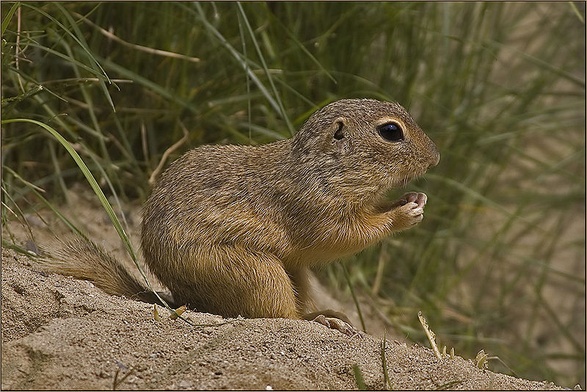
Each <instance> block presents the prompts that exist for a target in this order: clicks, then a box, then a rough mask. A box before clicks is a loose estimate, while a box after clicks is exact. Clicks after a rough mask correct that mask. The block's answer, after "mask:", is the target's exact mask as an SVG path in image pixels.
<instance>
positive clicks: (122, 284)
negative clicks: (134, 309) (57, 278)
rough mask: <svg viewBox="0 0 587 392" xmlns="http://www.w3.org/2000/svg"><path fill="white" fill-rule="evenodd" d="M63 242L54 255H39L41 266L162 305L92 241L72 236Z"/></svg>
mask: <svg viewBox="0 0 587 392" xmlns="http://www.w3.org/2000/svg"><path fill="white" fill-rule="evenodd" d="M62 245H63V246H62V247H61V248H60V249H59V250H58V251H56V252H55V253H54V254H48V255H45V256H44V257H42V258H41V260H40V261H41V263H40V266H41V267H42V268H43V269H44V270H46V271H49V272H56V273H59V274H62V275H70V276H73V277H75V278H78V279H86V280H91V281H92V282H94V284H95V285H96V286H97V287H99V288H100V289H102V290H104V291H105V292H106V293H108V294H114V295H121V296H125V297H128V298H132V299H138V300H141V301H144V302H150V303H158V304H161V301H160V300H159V299H158V298H157V295H156V294H155V293H154V292H153V291H152V290H151V289H149V288H147V286H146V285H143V284H141V282H140V281H139V280H138V279H137V278H136V277H134V276H133V275H132V274H131V273H130V272H129V271H128V270H127V269H126V268H125V267H124V265H123V264H122V263H120V262H119V261H118V260H116V259H115V258H114V257H112V256H111V255H110V254H108V253H107V252H106V250H104V249H103V248H102V247H100V246H99V245H97V244H95V243H94V242H92V241H91V240H89V239H83V238H75V239H74V240H71V241H69V242H66V243H62Z"/></svg>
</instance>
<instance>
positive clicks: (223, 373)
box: [2, 192, 561, 390]
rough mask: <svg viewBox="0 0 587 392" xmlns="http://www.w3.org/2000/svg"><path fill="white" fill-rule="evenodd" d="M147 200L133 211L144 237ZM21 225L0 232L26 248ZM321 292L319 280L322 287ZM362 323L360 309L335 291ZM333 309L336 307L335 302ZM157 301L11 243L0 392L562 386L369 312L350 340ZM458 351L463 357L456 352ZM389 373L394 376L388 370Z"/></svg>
mask: <svg viewBox="0 0 587 392" xmlns="http://www.w3.org/2000/svg"><path fill="white" fill-rule="evenodd" d="M69 202H70V204H69V205H70V206H73V207H71V208H70V211H67V212H68V216H72V217H74V218H73V220H74V223H76V224H78V223H79V224H81V222H91V225H88V224H86V225H83V224H81V227H85V229H87V232H88V233H89V234H90V235H91V236H95V237H93V238H99V239H101V240H102V241H103V242H100V241H98V242H99V243H100V244H101V245H103V246H105V247H107V248H108V249H109V251H111V252H112V253H113V254H114V255H116V256H117V257H123V256H121V255H122V246H121V245H120V241H117V237H116V234H115V233H113V231H114V230H113V229H111V227H110V225H109V222H108V220H107V218H106V216H105V214H103V213H102V212H101V210H100V208H98V207H96V206H95V205H94V203H93V202H92V198H91V195H88V194H87V193H84V192H80V193H72V194H71V195H70V201H69ZM139 211H140V210H139V208H138V207H128V213H127V216H128V217H129V226H130V228H131V237H132V238H133V239H134V240H135V243H137V242H136V238H137V237H136V236H137V234H138V229H137V227H138V223H139V222H140V218H139ZM27 220H28V221H29V223H30V225H31V227H32V228H33V230H34V232H35V242H34V245H33V243H30V242H29V244H28V247H29V248H31V247H33V248H34V246H37V245H39V244H41V245H43V244H45V243H47V242H48V241H49V239H50V237H51V236H52V235H54V234H57V235H60V233H62V232H63V231H60V230H62V229H59V227H60V225H59V224H58V223H56V222H54V221H51V218H49V217H45V222H43V220H42V219H40V218H39V217H37V216H28V217H27ZM25 233H26V232H25V230H24V229H23V226H22V225H20V224H19V223H18V222H14V223H10V224H9V225H8V227H4V228H3V236H4V237H5V238H4V239H5V240H8V241H9V242H10V238H8V237H9V235H10V234H11V235H14V236H15V239H16V240H17V242H18V243H20V244H21V245H25V243H26V240H27V236H26V234H25ZM317 289H319V288H317ZM317 297H318V299H320V301H319V304H320V305H325V306H328V307H332V306H330V305H332V304H333V303H334V304H335V305H334V306H338V309H339V310H340V309H342V310H344V311H345V312H347V313H348V314H349V316H350V318H351V320H356V315H354V314H353V312H352V310H351V309H352V308H350V307H348V306H345V305H344V304H338V305H336V301H334V300H333V299H331V298H330V299H328V295H327V293H325V292H321V293H320V294H319V295H318V296H317ZM335 308H336V307H335ZM159 314H160V315H161V316H162V320H160V321H156V320H155V318H154V315H153V305H150V304H146V303H142V302H138V301H134V300H130V299H126V298H123V297H118V296H111V295H107V294H105V293H104V292H102V291H101V290H100V289H98V288H96V287H95V286H94V285H93V284H92V283H90V282H88V281H81V280H76V279H73V278H71V277H66V276H61V275H57V274H48V273H45V272H43V271H40V270H39V269H38V267H37V266H36V264H35V261H34V260H32V259H29V258H28V257H27V256H24V255H22V254H20V253H17V252H15V251H14V250H12V249H7V248H3V249H2V389H86V390H91V389H113V388H114V389H264V390H272V389H273V390H277V389H280V390H283V389H357V388H358V384H357V369H358V370H359V371H360V374H361V376H362V378H363V380H364V386H365V387H366V388H368V389H411V390H413V389H418V390H419V389H468V390H470V389H476V390H480V389H481V390H486V389H509V390H511V389H561V388H560V387H558V386H556V385H554V384H552V383H549V382H538V381H528V380H523V379H517V378H514V377H511V376H507V375H503V374H498V373H494V372H491V371H489V370H486V369H480V368H479V367H478V366H476V364H474V363H473V361H472V360H470V359H463V358H461V357H459V356H458V355H457V356H455V357H453V358H450V357H449V356H447V357H445V358H443V359H437V358H436V356H435V355H434V353H433V351H432V350H431V349H429V348H425V347H421V346H418V345H414V344H412V343H407V342H406V341H403V340H402V338H401V337H399V336H394V335H393V331H392V330H388V334H387V339H386V341H385V350H382V347H383V343H384V340H383V339H382V338H381V336H382V335H381V332H382V331H383V329H386V325H385V324H384V323H383V322H382V321H381V320H377V318H376V317H374V316H373V315H371V316H372V317H370V319H369V320H368V322H367V325H368V326H370V332H372V333H373V335H369V334H364V333H363V334H361V335H360V336H355V337H348V336H346V335H343V334H341V333H340V332H338V331H336V330H330V329H328V328H326V327H324V326H322V325H319V324H317V323H314V322H310V321H298V320H287V319H223V318H221V317H219V316H215V315H211V314H203V313H196V312H192V311H187V312H186V313H184V316H185V317H186V318H187V319H188V320H189V321H190V322H191V323H192V325H190V324H188V323H187V322H185V321H183V320H171V319H170V318H169V317H168V316H167V312H166V310H165V309H162V308H159ZM457 354H458V353H457ZM385 374H387V376H388V377H387V380H386V377H385Z"/></svg>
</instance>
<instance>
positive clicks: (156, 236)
mask: <svg viewBox="0 0 587 392" xmlns="http://www.w3.org/2000/svg"><path fill="white" fill-rule="evenodd" d="M439 159H440V154H439V152H438V150H437V148H436V146H435V145H434V143H433V142H432V141H431V140H430V139H429V138H428V137H427V136H426V135H425V134H424V132H423V131H422V130H421V129H420V127H419V126H418V125H417V124H416V122H415V121H414V120H413V119H412V117H411V116H410V115H409V114H408V113H407V112H406V110H405V109H404V108H403V107H402V106H400V105H399V104H397V103H391V102H381V101H377V100H373V99H343V100H339V101H336V102H333V103H331V104H329V105H326V106H325V107H323V108H322V109H320V110H318V111H316V112H315V113H314V114H312V115H311V116H310V118H309V119H308V120H307V121H306V122H305V123H304V124H303V125H302V127H301V129H300V130H299V132H298V133H297V134H296V135H295V136H293V137H292V138H291V139H286V140H281V141H277V142H273V143H269V144H265V145H261V146H246V145H238V146H237V145H205V146H201V147H198V148H195V149H193V150H190V151H188V152H187V153H185V154H184V155H183V156H181V157H180V158H179V159H177V160H176V161H175V162H173V163H172V164H171V165H170V166H169V167H168V168H167V170H166V171H165V172H164V173H163V174H162V176H161V178H160V179H159V181H158V182H157V184H156V185H155V187H154V189H153V191H152V193H151V195H150V197H149V198H148V200H147V201H146V203H145V205H144V210H143V221H142V232H141V247H142V252H143V255H144V260H145V262H146V264H147V265H148V267H149V269H150V271H151V272H152V273H153V274H154V275H155V276H157V278H158V279H159V280H160V281H161V282H162V283H163V284H164V285H165V286H167V287H168V288H169V290H170V291H171V293H172V296H173V301H174V303H175V304H186V305H187V306H188V307H190V308H192V309H195V310H198V311H203V312H209V313H214V314H219V315H222V316H225V317H236V316H238V315H241V316H244V317H250V318H256V317H284V318H293V319H300V318H310V319H313V318H314V317H315V316H316V321H319V322H322V323H324V324H326V325H329V324H331V325H330V326H331V327H333V328H338V329H344V328H345V327H344V326H343V327H342V328H340V327H341V324H340V323H337V322H334V323H332V321H336V320H334V319H333V318H330V317H324V315H327V314H326V313H324V314H323V315H321V312H316V313H312V314H310V316H308V313H306V312H307V311H308V310H309V309H307V308H308V305H309V304H310V302H311V300H310V298H309V293H308V291H309V287H308V275H307V274H308V272H309V268H311V267H312V266H316V265H320V264H324V263H326V262H330V261H333V260H336V259H339V258H341V257H343V256H345V255H350V254H353V253H356V252H358V251H360V250H362V249H364V248H365V247H367V246H369V245H372V244H374V243H376V242H378V241H379V240H381V239H382V238H384V237H385V236H387V235H389V234H390V233H392V232H395V231H400V230H404V229H408V228H410V227H412V226H414V225H416V224H417V223H419V222H420V221H421V220H422V218H423V212H424V205H425V204H426V199H427V197H426V195H425V194H423V193H407V194H405V195H404V196H403V197H402V198H401V199H400V200H398V201H395V202H390V201H388V200H386V199H385V197H384V196H385V193H386V191H388V190H389V189H391V188H394V187H399V186H403V185H405V184H406V183H407V182H408V181H410V180H411V179H413V178H415V177H418V176H421V175H422V174H424V173H425V172H426V170H427V169H428V168H430V167H432V166H435V165H436V164H437V163H438V161H439ZM68 246H69V248H68V249H67V250H65V251H64V252H63V253H62V255H66V256H68V257H62V258H61V259H62V260H61V261H63V264H53V266H56V267H55V268H53V269H55V270H57V271H59V272H62V273H67V274H71V275H74V276H77V277H80V278H86V279H91V280H94V281H95V282H96V284H97V286H98V287H101V288H103V289H104V290H105V291H107V292H109V293H113V294H121V295H126V296H129V297H132V296H138V297H140V298H143V299H144V298H147V297H149V296H148V295H146V296H145V295H144V294H139V293H141V292H142V293H145V292H147V291H148V290H147V289H146V288H145V287H143V285H142V284H141V283H139V282H138V281H137V280H136V279H134V278H133V277H132V276H131V275H130V274H129V273H128V272H127V271H125V270H124V268H122V267H121V266H120V264H118V263H117V262H116V260H114V259H112V258H111V257H109V256H108V255H107V254H106V253H105V252H104V251H102V250H101V249H100V248H99V247H98V246H96V245H95V244H93V243H90V244H88V243H87V242H85V245H84V243H83V242H82V241H77V242H74V243H70V244H69V245H68ZM65 259H68V260H65ZM80 264H84V266H83V267H82V266H81V265H80ZM68 265H69V267H68ZM80 271H81V272H80ZM328 316H330V315H328ZM329 321H330V323H329Z"/></svg>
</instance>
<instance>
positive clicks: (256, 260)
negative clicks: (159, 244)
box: [170, 246, 300, 319]
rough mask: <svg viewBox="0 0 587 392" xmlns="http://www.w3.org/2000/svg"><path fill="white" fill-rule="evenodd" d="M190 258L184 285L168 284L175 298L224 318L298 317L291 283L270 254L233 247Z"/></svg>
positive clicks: (281, 267) (214, 249) (217, 248)
mask: <svg viewBox="0 0 587 392" xmlns="http://www.w3.org/2000/svg"><path fill="white" fill-rule="evenodd" d="M190 256H191V257H189V259H190V266H189V267H187V268H185V267H183V268H181V269H182V270H183V271H182V273H181V274H180V275H183V276H182V280H183V283H180V284H177V283H178V282H176V283H175V284H173V286H174V287H173V288H172V287H170V289H171V290H172V291H173V295H174V298H176V297H177V298H178V299H179V301H178V302H182V303H187V304H188V306H190V307H192V308H195V309H196V310H199V311H204V312H209V313H214V314H219V315H222V316H225V317H236V316H239V315H240V316H243V317H247V318H258V317H282V318H292V319H299V318H300V316H299V314H298V311H297V307H296V296H295V293H294V288H293V285H292V282H291V280H290V278H289V276H288V274H287V273H286V272H285V270H284V268H283V266H282V263H281V261H280V260H279V259H277V258H276V257H275V256H273V255H271V254H268V253H263V252H252V251H249V250H247V249H245V248H242V247H236V246H217V247H214V248H210V249H206V251H205V252H198V253H197V254H194V253H192V254H191V255H190Z"/></svg>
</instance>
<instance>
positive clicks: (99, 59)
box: [1, 2, 585, 386]
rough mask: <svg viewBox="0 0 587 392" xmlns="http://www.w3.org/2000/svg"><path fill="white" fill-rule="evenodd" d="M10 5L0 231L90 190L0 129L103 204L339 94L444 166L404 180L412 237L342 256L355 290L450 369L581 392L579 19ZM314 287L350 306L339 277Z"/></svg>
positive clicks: (573, 12)
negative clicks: (401, 112) (467, 365)
mask: <svg viewBox="0 0 587 392" xmlns="http://www.w3.org/2000/svg"><path fill="white" fill-rule="evenodd" d="M1 7H2V15H3V19H2V38H3V41H2V54H3V55H2V80H3V81H2V119H3V124H2V143H3V154H2V165H3V168H4V170H3V178H2V191H3V193H2V194H3V212H2V219H3V223H6V222H7V221H8V220H9V218H10V214H9V211H26V210H28V209H32V208H37V207H38V203H39V199H38V197H36V196H34V195H35V193H34V192H33V190H34V189H37V190H38V189H42V190H44V191H45V196H47V198H48V199H49V201H50V202H51V203H53V204H54V205H56V206H57V205H59V204H60V203H61V202H62V201H63V200H64V199H65V198H66V192H65V190H66V189H67V188H68V187H70V186H71V184H73V183H75V182H78V181H82V180H83V174H82V172H81V171H80V170H79V168H78V166H77V165H76V164H75V162H74V161H73V160H72V159H71V158H70V155H69V154H68V152H67V150H66V149H65V148H64V147H63V145H62V144H61V143H60V142H59V141H58V140H57V139H55V138H53V137H51V136H49V134H48V133H46V132H42V131H40V129H39V128H38V127H35V126H31V124H30V123H26V122H23V121H12V120H19V119H29V120H36V121H39V122H41V123H44V124H46V125H47V126H50V127H51V128H52V129H55V130H58V131H59V132H60V134H61V135H62V136H63V137H64V138H65V139H67V140H68V141H69V142H71V143H73V147H74V148H75V149H76V151H77V152H78V153H79V155H80V156H81V158H82V159H83V160H84V161H85V163H86V165H87V166H88V168H89V170H90V171H91V172H92V173H93V175H94V176H95V177H96V179H97V181H98V184H100V186H101V187H102V189H103V191H104V192H105V193H106V194H107V195H116V196H117V197H120V198H123V199H131V200H135V199H139V200H143V199H144V198H145V197H146V195H147V194H148V192H149V186H148V179H149V176H150V175H151V172H152V171H153V170H154V169H155V168H156V167H157V165H158V164H159V162H160V160H161V158H162V156H163V154H164V153H165V151H166V150H167V149H168V148H169V147H170V146H171V145H173V144H174V143H176V142H177V141H178V140H180V139H181V138H182V136H183V129H184V127H185V128H187V129H188V130H189V131H190V132H189V137H188V141H187V143H185V144H184V145H183V146H182V148H181V149H178V150H176V151H174V152H173V153H172V154H171V156H170V157H169V159H170V160H171V159H173V158H175V157H177V156H178V155H179V154H180V153H182V152H183V151H185V149H187V148H191V147H195V146H197V145H200V144H203V143H227V142H231V143H247V144H261V143H266V142H269V141H272V140H276V139H280V138H285V137H289V136H290V135H291V134H292V133H294V132H295V129H296V128H298V127H299V126H300V124H301V123H302V122H303V121H304V120H305V119H306V118H307V116H308V115H309V114H310V113H311V112H312V111H313V110H315V109H316V108H317V107H318V106H320V105H323V104H325V103H327V102H329V101H331V100H334V99H338V98H343V97H374V98H379V99H385V100H393V101H398V102H400V103H402V104H403V105H404V106H406V107H407V108H409V110H410V111H411V113H412V114H413V116H414V117H415V118H416V119H417V121H418V123H419V124H420V125H421V127H422V128H423V129H424V130H425V131H426V132H427V133H428V134H429V135H430V136H431V138H432V139H433V140H435V142H436V143H437V145H438V146H439V148H440V151H441V154H442V160H441V163H440V165H439V166H438V167H436V168H434V169H433V170H431V171H430V173H429V174H428V175H426V176H425V177H424V178H423V179H421V180H419V181H416V182H414V183H413V184H412V185H411V186H410V188H413V189H417V190H422V191H424V192H426V193H427V194H428V196H429V205H428V206H427V211H426V218H425V220H424V222H423V223H422V224H420V225H419V226H418V227H416V228H415V229H413V230H410V231H408V232H405V233H402V234H400V235H397V236H394V237H391V238H389V239H387V240H385V241H383V242H382V244H381V245H379V246H376V247H373V248H371V249H368V250H366V251H364V252H363V253H361V254H360V255H358V256H356V257H353V258H351V259H350V260H347V261H345V264H346V267H347V268H348V271H349V275H350V276H351V281H352V284H353V286H354V287H355V291H357V293H359V294H361V295H362V296H363V297H368V298H370V299H371V300H372V302H373V303H374V304H375V306H377V308H378V309H379V310H380V311H381V312H382V313H383V314H385V315H386V318H387V320H388V321H389V322H390V324H392V325H394V326H395V328H396V329H397V330H399V331H402V332H403V333H405V334H406V335H407V336H409V337H410V338H412V339H415V340H418V341H422V342H424V341H425V336H424V335H423V332H421V331H420V329H419V327H418V320H417V317H416V315H417V312H418V310H422V311H423V312H424V314H425V315H426V317H427V319H428V321H429V323H430V325H431V326H432V328H433V329H434V330H435V332H436V333H437V336H438V339H439V341H440V343H442V344H446V345H447V346H454V347H455V349H456V352H457V353H458V354H461V355H463V356H467V357H470V358H473V357H474V356H475V353H476V352H477V351H479V350H480V349H481V348H483V349H484V350H485V351H486V352H488V353H490V354H491V355H497V356H499V357H500V359H501V360H503V361H504V362H505V363H507V365H508V366H509V367H511V368H512V369H514V370H515V372H516V373H517V374H518V375H520V376H523V377H527V378H533V379H549V380H553V381H556V382H559V383H561V384H563V385H566V386H572V385H574V384H576V383H581V385H582V386H585V372H584V366H585V363H584V361H585V334H584V332H585V215H584V211H585V210H584V207H585V205H584V202H585V133H584V129H585V79H584V77H585V73H584V71H585V63H584V51H585V41H584V40H585V34H584V33H585V24H584V16H585V10H584V5H583V4H578V3H540V4H536V3H513V4H510V3H366V4H364V3H346V2H345V3H328V2H327V3H324V2H319V3H293V2H291V3H290V2H286V3H282V2H277V3H271V2H270V3H266V4H261V3H242V4H238V3H224V2H221V3H148V4H141V3H130V2H129V3H101V4H99V3H63V4H61V3H38V4H37V3H6V2H3V3H2V5H1ZM4 120H11V121H4ZM35 187H36V188H35ZM398 193H401V190H400V191H398ZM38 194H39V193H38V192H37V195H38ZM8 242H9V240H6V239H5V241H4V242H3V245H9V243H8ZM322 275H323V278H326V279H327V280H328V281H330V283H331V285H332V286H333V288H334V289H337V290H341V291H346V290H348V288H345V287H344V282H345V279H344V277H343V270H342V269H340V268H336V267H335V268H329V269H327V270H326V271H325V272H323V274H322ZM329 277H330V278H331V279H328V278H329ZM492 366H494V368H495V369H496V370H502V371H507V369H503V368H500V367H499V364H495V365H493V364H492Z"/></svg>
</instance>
